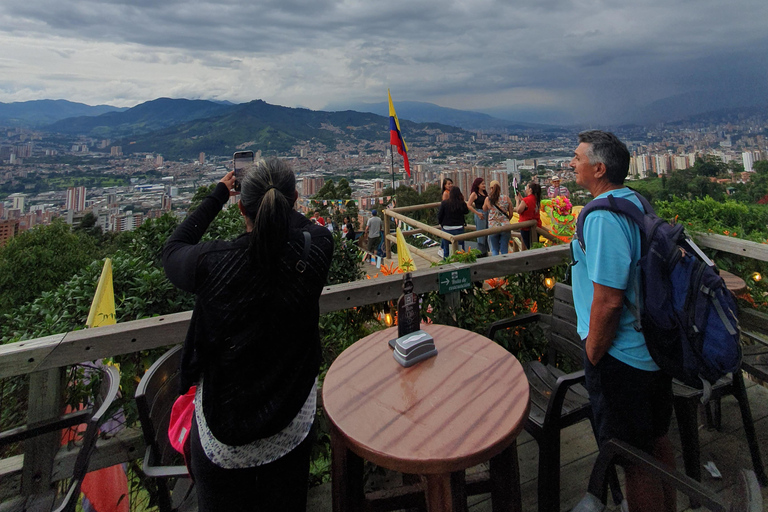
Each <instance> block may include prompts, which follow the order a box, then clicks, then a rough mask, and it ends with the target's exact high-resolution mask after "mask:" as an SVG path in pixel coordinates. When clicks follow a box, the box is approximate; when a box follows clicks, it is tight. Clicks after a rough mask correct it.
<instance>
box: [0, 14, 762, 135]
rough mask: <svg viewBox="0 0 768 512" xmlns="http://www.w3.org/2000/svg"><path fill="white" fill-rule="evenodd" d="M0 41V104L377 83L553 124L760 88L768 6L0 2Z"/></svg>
mask: <svg viewBox="0 0 768 512" xmlns="http://www.w3.org/2000/svg"><path fill="white" fill-rule="evenodd" d="M0 49H1V50H0V102H5V103H8V102H15V101H27V100H33V99H44V98H50V99H67V100H71V101H78V102H83V103H87V104H89V105H96V104H110V105H115V106H121V107H130V106H134V105H136V104H138V103H142V102H144V101H147V100H151V99H155V98H158V97H162V96H168V97H174V98H195V99H196V98H202V99H214V100H229V101H232V102H236V103H240V102H245V101H250V100H253V99H263V100H265V101H267V102H269V103H274V104H279V105H285V106H290V107H297V106H303V107H308V108H312V109H323V108H326V107H328V106H343V105H344V104H352V103H360V102H380V101H383V100H385V99H386V90H387V88H390V89H391V91H392V95H393V98H394V99H395V101H396V102H397V101H398V100H412V101H427V102H431V103H436V104H438V105H441V106H445V107H452V108H458V109H464V110H480V111H494V112H498V113H507V114H509V115H511V116H514V115H515V113H517V114H519V115H520V116H523V117H525V115H534V116H535V115H541V116H542V120H545V121H556V120H560V121H564V122H567V121H570V120H574V119H587V120H591V121H592V120H594V121H607V120H616V119H617V116H619V117H620V116H621V115H623V114H625V113H627V112H631V111H634V110H636V109H638V108H642V107H644V106H645V105H647V104H650V103H652V102H654V101H657V100H661V99H664V98H668V97H671V96H675V95H680V94H690V93H697V94H698V93H706V94H708V95H709V96H708V97H710V98H711V97H723V96H729V97H730V96H732V97H734V98H738V99H739V101H741V102H746V103H755V102H756V101H758V100H760V99H765V98H767V97H768V1H766V0H733V1H731V2H725V1H723V0H634V1H632V2H622V1H618V0H614V1H613V2H606V1H600V0H517V1H492V0H463V1H461V2H453V1H448V0H425V1H419V0H387V1H383V2H375V1H373V0H368V1H362V0H251V1H246V0H218V1H215V2H214V1H207V0H184V1H180V0H98V1H97V0H74V1H72V0H69V1H66V0H65V1H62V0H2V2H0ZM526 113H527V114H526ZM620 114H621V115H620ZM545 118H546V119H545Z"/></svg>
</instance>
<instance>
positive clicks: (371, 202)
mask: <svg viewBox="0 0 768 512" xmlns="http://www.w3.org/2000/svg"><path fill="white" fill-rule="evenodd" d="M382 200H383V201H384V202H385V203H388V202H390V201H391V200H392V196H370V197H361V198H360V199H314V201H316V202H318V203H321V204H322V205H323V206H339V207H341V206H344V205H346V204H349V203H354V204H356V205H358V206H362V207H363V208H368V207H371V206H376V205H378V204H379V203H380V202H381V201H382Z"/></svg>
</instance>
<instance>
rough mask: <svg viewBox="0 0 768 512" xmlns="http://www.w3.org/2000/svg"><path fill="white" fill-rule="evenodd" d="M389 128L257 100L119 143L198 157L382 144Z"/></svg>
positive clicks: (428, 128)
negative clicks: (245, 151) (310, 146)
mask: <svg viewBox="0 0 768 512" xmlns="http://www.w3.org/2000/svg"><path fill="white" fill-rule="evenodd" d="M150 103H152V102H150ZM145 105H146V104H145ZM140 106H141V105H140ZM135 108H138V107H135ZM401 126H402V128H403V130H407V132H408V134H409V135H408V139H409V140H414V139H415V138H416V137H418V136H423V135H427V134H428V133H430V132H442V133H458V132H462V130H461V129H458V128H454V127H451V126H446V125H439V124H436V123H428V124H416V123H411V122H410V121H403V122H402V123H401ZM388 129H389V120H388V118H386V117H382V116H377V115H375V114H370V113H360V112H354V111H345V112H323V111H313V110H307V109H299V108H288V107H281V106H277V105H270V104H269V103H266V102H264V101H261V100H255V101H251V102H250V103H243V104H241V105H235V106H233V107H229V109H228V110H227V111H226V112H225V113H224V114H223V115H220V116H217V117H210V118H205V119H196V120H193V121H190V122H187V123H183V124H179V125H176V126H172V127H169V128H166V129H163V130H159V131H155V132H152V133H148V134H141V135H138V136H132V137H128V138H124V139H123V140H120V141H118V142H116V143H115V144H119V145H121V146H122V147H123V152H125V153H142V152H155V153H161V154H163V156H165V157H166V158H169V159H182V158H196V157H197V155H198V154H199V153H200V152H201V151H203V152H205V153H207V154H209V155H220V156H227V155H231V154H232V153H234V152H235V151H237V150H238V149H252V150H254V151H258V150H261V151H262V153H263V154H269V153H270V152H272V151H275V152H277V153H283V154H285V153H287V152H289V151H290V150H291V148H292V147H293V146H294V145H296V144H298V143H301V142H304V141H313V142H316V143H321V144H325V145H326V146H328V147H329V148H334V147H335V146H336V144H337V143H338V142H340V141H356V142H370V143H375V144H376V145H375V146H374V147H375V148H383V147H384V144H385V143H386V141H388V140H389V131H388Z"/></svg>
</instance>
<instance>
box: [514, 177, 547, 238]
mask: <svg viewBox="0 0 768 512" xmlns="http://www.w3.org/2000/svg"><path fill="white" fill-rule="evenodd" d="M525 194H526V195H525V197H523V196H521V195H520V193H519V192H518V193H517V197H515V200H516V202H515V212H516V213H517V214H518V215H520V222H525V221H527V220H534V219H536V220H537V221H538V223H537V226H541V215H540V213H539V212H540V209H541V185H539V184H538V183H536V182H533V181H532V182H530V183H529V184H528V185H526V187H525ZM533 233H537V231H536V228H535V227H534V228H528V229H521V230H520V236H521V237H522V239H523V250H526V249H530V248H531V245H532V244H533V241H534V240H538V238H539V237H538V235H537V236H536V237H534V236H533Z"/></svg>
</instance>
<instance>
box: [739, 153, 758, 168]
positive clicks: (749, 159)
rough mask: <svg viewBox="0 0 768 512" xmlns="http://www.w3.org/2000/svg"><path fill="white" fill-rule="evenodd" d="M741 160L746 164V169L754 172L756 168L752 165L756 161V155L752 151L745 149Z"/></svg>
mask: <svg viewBox="0 0 768 512" xmlns="http://www.w3.org/2000/svg"><path fill="white" fill-rule="evenodd" d="M741 161H742V163H743V164H744V171H746V172H752V171H754V169H753V168H752V166H753V165H754V163H755V160H754V156H753V155H752V152H751V151H745V152H743V153H742V154H741Z"/></svg>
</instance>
